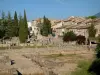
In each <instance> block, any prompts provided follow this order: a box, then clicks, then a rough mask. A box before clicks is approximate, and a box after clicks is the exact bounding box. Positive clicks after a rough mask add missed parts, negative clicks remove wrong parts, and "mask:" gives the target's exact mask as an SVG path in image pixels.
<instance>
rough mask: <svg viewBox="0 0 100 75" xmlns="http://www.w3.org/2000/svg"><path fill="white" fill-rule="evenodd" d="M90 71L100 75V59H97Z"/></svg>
mask: <svg viewBox="0 0 100 75" xmlns="http://www.w3.org/2000/svg"><path fill="white" fill-rule="evenodd" d="M88 71H89V72H92V73H95V74H96V75H100V59H96V60H95V61H94V62H93V63H92V65H91V66H90V67H89V69H88Z"/></svg>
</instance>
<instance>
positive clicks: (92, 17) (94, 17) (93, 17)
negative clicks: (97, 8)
mask: <svg viewBox="0 0 100 75" xmlns="http://www.w3.org/2000/svg"><path fill="white" fill-rule="evenodd" d="M96 18H97V17H96V16H88V17H87V19H96Z"/></svg>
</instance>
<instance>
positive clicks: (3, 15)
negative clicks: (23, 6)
mask: <svg viewBox="0 0 100 75" xmlns="http://www.w3.org/2000/svg"><path fill="white" fill-rule="evenodd" d="M4 19H5V12H3V11H2V20H4Z"/></svg>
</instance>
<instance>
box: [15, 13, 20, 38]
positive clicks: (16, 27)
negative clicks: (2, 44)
mask: <svg viewBox="0 0 100 75" xmlns="http://www.w3.org/2000/svg"><path fill="white" fill-rule="evenodd" d="M18 29H19V27H18V18H17V12H16V11H15V14H14V35H15V36H18Z"/></svg>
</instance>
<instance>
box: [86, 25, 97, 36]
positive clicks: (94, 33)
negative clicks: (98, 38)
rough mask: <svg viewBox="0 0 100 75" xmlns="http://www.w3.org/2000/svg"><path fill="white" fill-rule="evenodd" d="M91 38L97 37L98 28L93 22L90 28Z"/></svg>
mask: <svg viewBox="0 0 100 75" xmlns="http://www.w3.org/2000/svg"><path fill="white" fill-rule="evenodd" d="M88 33H89V38H95V35H96V29H95V27H94V25H93V24H91V26H90V27H89V28H88Z"/></svg>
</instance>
